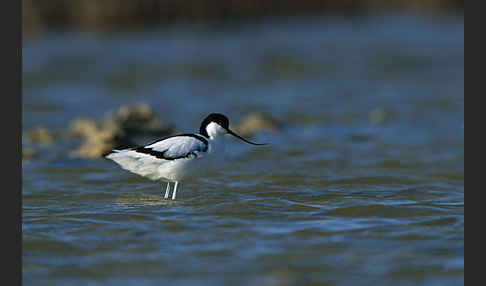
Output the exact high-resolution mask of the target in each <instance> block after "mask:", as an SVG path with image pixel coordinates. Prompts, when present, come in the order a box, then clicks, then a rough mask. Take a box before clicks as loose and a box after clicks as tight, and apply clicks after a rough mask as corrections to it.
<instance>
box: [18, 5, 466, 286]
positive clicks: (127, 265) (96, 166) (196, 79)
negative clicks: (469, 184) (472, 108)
mask: <svg viewBox="0 0 486 286" xmlns="http://www.w3.org/2000/svg"><path fill="white" fill-rule="evenodd" d="M22 25H23V26H22V29H23V48H22V73H23V74H22V111H23V114H22V128H23V137H22V144H23V146H22V149H23V152H22V158H23V159H22V160H23V161H22V172H23V174H22V180H23V190H22V192H23V197H22V201H23V215H22V231H23V232H22V234H23V242H22V247H23V253H22V263H23V282H24V284H25V285H39V284H41V285H44V284H45V285H112V284H113V285H134V284H135V285H208V284H209V285H228V284H229V283H232V284H234V285H390V284H392V283H393V284H394V285H462V284H463V279H464V1H458V0H428V1H418V0H389V1H379V0H355V1H337V0H324V1H315V0H300V1H287V0H286V1H273V0H272V1H206V0H201V1H172V0H150V1H149V0H139V1H91V0H84V1H77V0H73V1H67V0H51V1H35V0H23V1H22ZM211 112H220V113H224V114H226V115H227V116H228V117H229V119H230V125H231V128H232V129H235V130H237V131H238V132H240V133H241V134H242V135H244V136H245V137H247V138H250V139H252V140H254V141H257V142H264V141H265V142H270V143H271V146H270V147H264V148H253V147H250V146H247V145H243V144H240V143H239V142H237V141H234V140H231V139H228V141H229V142H228V144H229V146H228V147H229V148H228V151H229V152H228V154H227V159H228V162H229V163H230V164H229V165H227V166H225V167H224V168H220V169H219V170H218V169H216V170H213V171H212V172H211V173H210V175H209V176H207V177H204V178H194V179H191V180H188V181H187V182H183V184H182V191H181V194H179V192H178V197H179V195H180V196H181V199H179V200H177V201H175V202H166V201H164V200H163V199H161V197H160V192H161V191H162V189H163V186H162V184H160V183H158V182H151V181H148V180H146V179H144V178H140V177H137V176H135V175H132V174H130V173H128V172H126V171H123V170H122V169H121V168H119V167H118V166H117V165H115V164H114V163H113V162H110V161H108V160H105V159H103V155H104V154H106V153H107V152H109V151H110V150H112V149H114V148H124V147H131V146H135V145H141V144H144V143H147V142H150V141H152V140H154V139H158V138H163V137H164V136H169V135H171V134H176V133H179V132H183V133H188V132H194V131H197V130H198V128H199V124H200V122H201V120H202V119H203V118H204V117H205V116H206V115H207V114H209V113H211Z"/></svg>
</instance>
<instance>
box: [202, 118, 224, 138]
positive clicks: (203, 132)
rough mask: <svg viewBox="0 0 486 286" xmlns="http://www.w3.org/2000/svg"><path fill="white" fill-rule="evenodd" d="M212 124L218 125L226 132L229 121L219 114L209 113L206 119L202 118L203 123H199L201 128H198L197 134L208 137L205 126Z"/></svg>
mask: <svg viewBox="0 0 486 286" xmlns="http://www.w3.org/2000/svg"><path fill="white" fill-rule="evenodd" d="M211 122H214V123H217V124H219V125H220V126H221V127H223V128H224V129H226V130H228V128H229V120H228V117H226V116H225V115H223V114H221V113H211V114H209V115H208V116H206V118H204V120H203V122H202V123H201V127H200V128H199V133H200V134H202V135H204V136H206V137H208V134H207V132H206V126H208V125H209V123H211Z"/></svg>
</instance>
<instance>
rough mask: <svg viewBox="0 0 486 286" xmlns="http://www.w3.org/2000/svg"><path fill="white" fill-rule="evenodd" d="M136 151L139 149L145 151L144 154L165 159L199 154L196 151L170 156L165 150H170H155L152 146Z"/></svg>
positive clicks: (140, 151) (139, 151)
mask: <svg viewBox="0 0 486 286" xmlns="http://www.w3.org/2000/svg"><path fill="white" fill-rule="evenodd" d="M135 151H137V152H138V153H143V154H147V155H150V156H154V157H155V158H157V159H164V160H177V159H182V158H189V157H191V156H194V157H196V156H197V154H196V153H195V151H192V152H189V153H187V154H184V155H181V156H173V157H169V156H166V155H165V152H167V151H168V150H164V151H162V152H160V151H155V150H153V149H152V148H145V147H138V148H136V149H135ZM196 151H201V150H200V149H197V150H196Z"/></svg>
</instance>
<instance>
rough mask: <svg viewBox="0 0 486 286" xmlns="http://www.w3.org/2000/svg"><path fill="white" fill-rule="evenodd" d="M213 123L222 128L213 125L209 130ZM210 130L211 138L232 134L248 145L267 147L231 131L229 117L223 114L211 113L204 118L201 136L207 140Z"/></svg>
mask: <svg viewBox="0 0 486 286" xmlns="http://www.w3.org/2000/svg"><path fill="white" fill-rule="evenodd" d="M211 123H216V124H217V125H219V126H220V127H221V128H222V129H221V128H219V127H216V128H215V125H211V126H210V128H208V125H210V124H211ZM208 129H210V132H211V133H212V134H213V135H211V136H217V135H218V134H231V135H233V136H235V137H236V138H238V139H240V140H242V141H245V142H246V143H249V144H253V145H266V144H258V143H253V142H250V141H248V140H246V139H245V138H243V137H241V136H240V135H238V134H236V133H235V132H233V131H231V129H229V120H228V117H226V116H224V115H223V114H221V113H211V114H209V115H208V116H207V117H206V118H204V120H203V122H202V123H201V127H200V128H199V133H200V134H201V135H204V136H206V137H207V138H209V137H210V135H209V133H208Z"/></svg>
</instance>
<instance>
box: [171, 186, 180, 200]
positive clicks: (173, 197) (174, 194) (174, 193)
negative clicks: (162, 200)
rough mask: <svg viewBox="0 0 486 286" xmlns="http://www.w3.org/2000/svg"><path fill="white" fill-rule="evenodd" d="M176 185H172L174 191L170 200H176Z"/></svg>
mask: <svg viewBox="0 0 486 286" xmlns="http://www.w3.org/2000/svg"><path fill="white" fill-rule="evenodd" d="M177 185H179V182H177V181H176V182H175V185H174V191H173V192H172V199H173V200H175V198H176V192H177Z"/></svg>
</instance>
